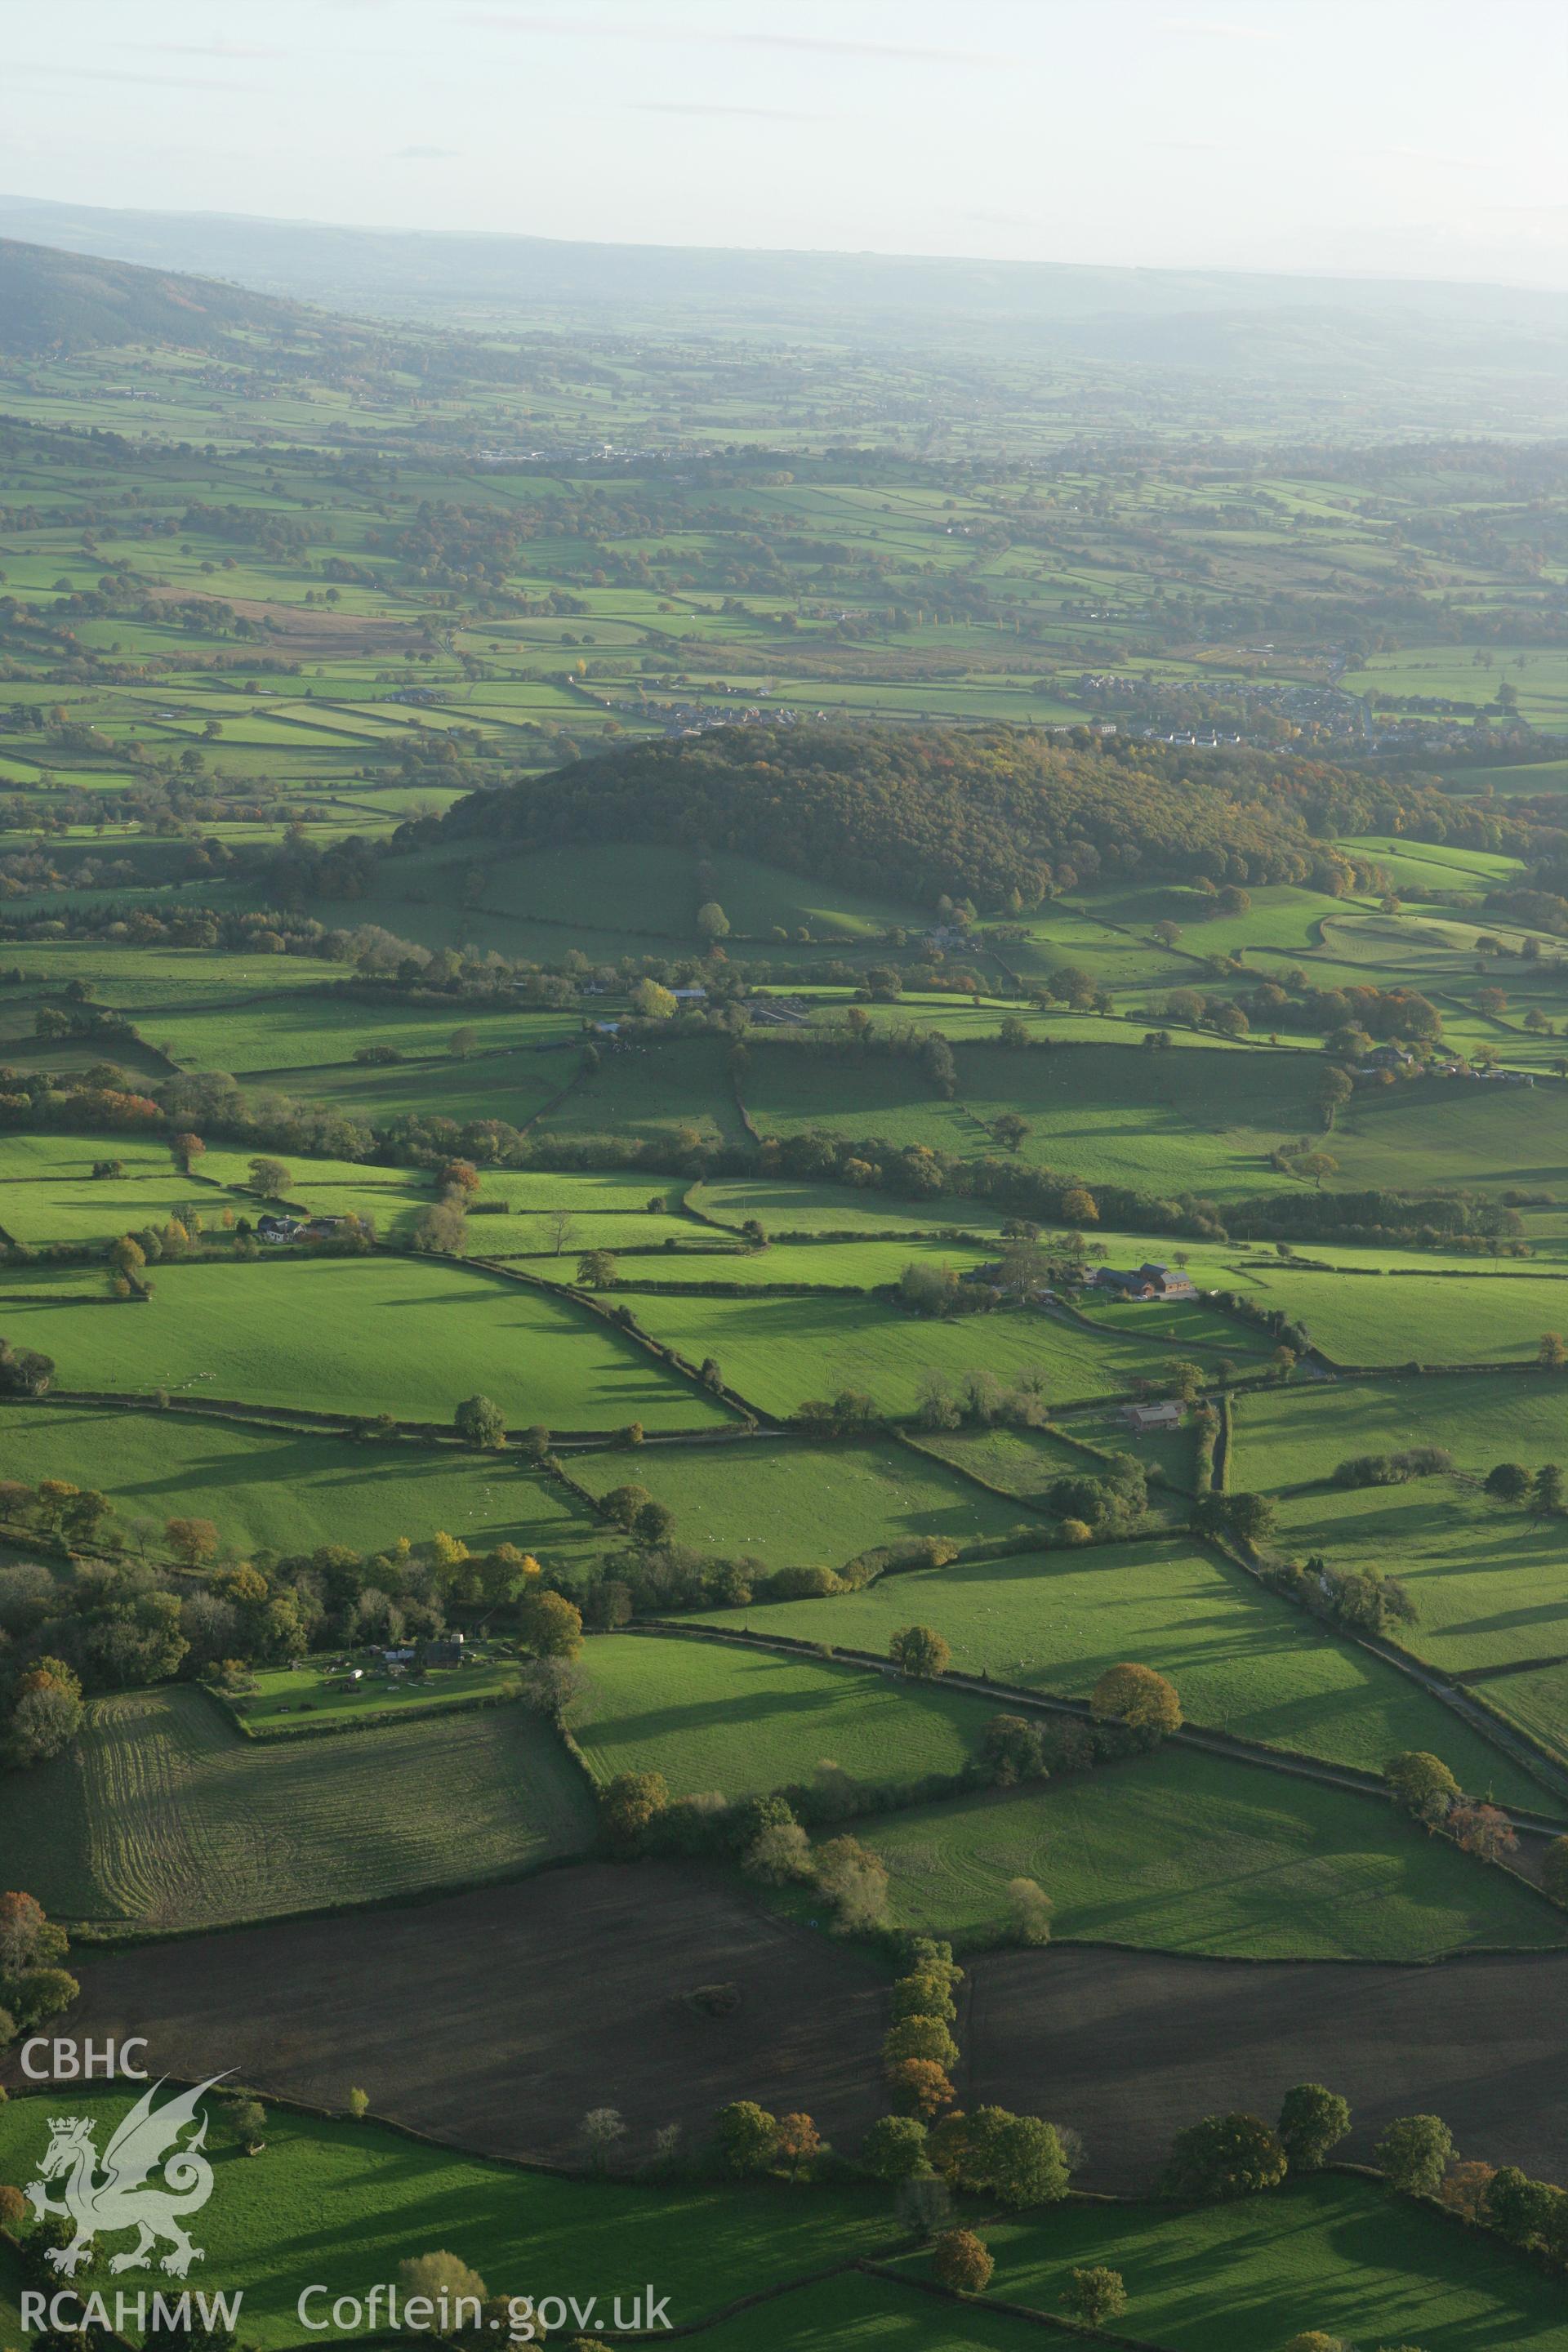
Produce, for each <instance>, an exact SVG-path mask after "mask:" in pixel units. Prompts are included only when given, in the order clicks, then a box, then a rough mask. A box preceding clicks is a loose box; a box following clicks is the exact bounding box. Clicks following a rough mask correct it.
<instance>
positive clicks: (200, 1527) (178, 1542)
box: [163, 1518, 218, 1568]
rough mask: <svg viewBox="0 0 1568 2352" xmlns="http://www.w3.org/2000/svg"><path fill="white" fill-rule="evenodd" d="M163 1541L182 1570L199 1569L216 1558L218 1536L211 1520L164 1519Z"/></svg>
mask: <svg viewBox="0 0 1568 2352" xmlns="http://www.w3.org/2000/svg"><path fill="white" fill-rule="evenodd" d="M163 1540H164V1542H165V1543H166V1544H167V1545H168V1547H169V1549H170V1550H171V1551H172V1552H173V1553H174V1558H175V1559H177V1560H178V1561H179V1563H180V1565H181V1567H182V1568H201V1567H202V1566H204V1565H205V1562H206V1561H207V1560H209V1559H216V1558H217V1548H218V1534H217V1528H216V1527H215V1525H214V1524H213V1522H212V1520H211V1519H185V1518H174V1519H165V1520H164V1522H163Z"/></svg>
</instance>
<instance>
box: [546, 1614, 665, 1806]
mask: <svg viewBox="0 0 1568 2352" xmlns="http://www.w3.org/2000/svg"><path fill="white" fill-rule="evenodd" d="M517 1632H518V1639H519V1640H520V1641H521V1643H523V1644H524V1645H525V1646H526V1647H527V1648H528V1649H530V1650H531V1651H532V1653H533V1654H534V1656H535V1657H536V1658H574V1657H575V1656H576V1655H577V1654H578V1652H579V1651H580V1650H581V1649H582V1646H583V1612H582V1611H581V1610H580V1609H579V1608H578V1607H577V1606H576V1604H575V1603H574V1601H568V1600H567V1599H566V1598H565V1596H564V1595H563V1594H562V1593H559V1592H539V1591H531V1592H525V1593H524V1594H523V1596H522V1598H521V1600H520V1601H519V1602H518V1604H517ZM648 1777H653V1776H648Z"/></svg>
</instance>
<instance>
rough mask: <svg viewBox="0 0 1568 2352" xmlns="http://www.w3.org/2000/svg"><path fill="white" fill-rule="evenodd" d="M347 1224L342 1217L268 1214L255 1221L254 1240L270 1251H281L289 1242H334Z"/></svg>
mask: <svg viewBox="0 0 1568 2352" xmlns="http://www.w3.org/2000/svg"><path fill="white" fill-rule="evenodd" d="M347 1222H348V1221H347V1219H346V1218H344V1217H290V1216H288V1215H286V1214H284V1213H282V1212H277V1213H272V1212H268V1214H267V1215H266V1216H264V1217H258V1219H257V1220H256V1238H257V1240H258V1242H264V1243H266V1244H268V1247H270V1248H272V1249H282V1248H283V1247H284V1246H285V1244H288V1243H289V1242H330V1241H335V1240H336V1238H337V1236H338V1235H339V1234H341V1233H342V1229H343V1227H344V1225H345V1224H346V1223H347Z"/></svg>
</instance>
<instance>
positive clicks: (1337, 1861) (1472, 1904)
mask: <svg viewBox="0 0 1568 2352" xmlns="http://www.w3.org/2000/svg"><path fill="white" fill-rule="evenodd" d="M862 1834H863V1835H864V1836H865V1837H867V1839H868V1842H869V1843H871V1844H872V1845H873V1846H874V1847H875V1848H876V1850H877V1852H878V1853H879V1854H880V1855H881V1857H882V1859H883V1861H884V1862H885V1863H886V1864H887V1865H888V1868H889V1872H890V1873H891V1875H892V1900H893V1910H894V1916H896V1917H897V1919H898V1920H899V1921H900V1924H902V1925H904V1926H906V1927H912V1928H915V1929H917V1930H918V1931H919V1932H921V1934H924V1935H932V1936H947V1937H953V1938H955V1939H956V1940H958V1941H959V1942H960V1943H963V1944H975V1943H981V1944H984V1943H988V1942H992V1941H1001V1942H1005V1941H1007V1940H1008V1937H1009V1935H1010V1932H1011V1927H1010V1914H1009V1909H1008V1903H1007V1885H1008V1882H1009V1881H1010V1880H1012V1879H1015V1878H1032V1879H1033V1880H1034V1881H1035V1882H1036V1884H1037V1885H1039V1886H1041V1887H1043V1888H1044V1889H1045V1891H1046V1893H1047V1895H1049V1896H1050V1898H1051V1901H1052V1903H1053V1905H1054V1906H1055V1908H1054V1910H1053V1913H1052V1917H1051V1933H1052V1935H1053V1937H1058V1938H1060V1939H1062V1940H1064V1941H1068V1942H1088V1943H1109V1944H1130V1945H1136V1946H1139V1947H1142V1948H1151V1949H1154V1950H1159V1951H1168V1952H1205V1953H1208V1954H1210V1955H1211V1956H1216V1957H1217V1956H1221V1955H1226V1956H1230V1957H1232V1958H1243V1959H1373V1960H1418V1959H1429V1958H1434V1957H1436V1955H1438V1954H1439V1953H1443V1952H1451V1951H1462V1950H1464V1949H1465V1948H1467V1947H1469V1946H1475V1947H1482V1948H1484V1947H1496V1946H1502V1945H1507V1946H1521V1947H1531V1948H1532V1947H1536V1946H1547V1945H1558V1944H1562V1943H1563V1942H1564V1941H1568V1926H1565V1924H1564V1922H1563V1918H1562V1916H1561V1914H1559V1913H1557V1912H1555V1911H1554V1910H1553V1909H1552V1906H1550V1905H1548V1904H1547V1903H1545V1902H1544V1901H1542V1900H1541V1899H1540V1898H1539V1897H1537V1896H1534V1895H1531V1894H1530V1893H1529V1892H1528V1891H1527V1890H1525V1889H1523V1888H1521V1887H1520V1886H1518V1885H1515V1884H1514V1883H1513V1882H1512V1881H1511V1880H1509V1879H1505V1878H1502V1877H1501V1876H1500V1874H1498V1873H1497V1872H1495V1871H1489V1870H1487V1869H1486V1868H1485V1867H1484V1866H1483V1865H1481V1864H1477V1863H1474V1862H1471V1861H1469V1860H1468V1858H1467V1857H1466V1856H1465V1855H1463V1854H1460V1853H1456V1852H1455V1851H1454V1850H1453V1849H1452V1848H1451V1847H1447V1846H1443V1845H1440V1844H1438V1843H1436V1841H1434V1840H1432V1839H1430V1838H1426V1837H1424V1836H1423V1835H1421V1833H1420V1832H1418V1831H1417V1830H1415V1828H1413V1827H1412V1825H1411V1824H1410V1823H1409V1822H1405V1821H1402V1820H1401V1819H1400V1817H1399V1815H1398V1814H1397V1813H1395V1812H1394V1811H1393V1810H1392V1808H1391V1807H1390V1806H1388V1805H1387V1804H1385V1803H1384V1801H1383V1800H1382V1799H1381V1798H1378V1797H1373V1796H1365V1797H1363V1796H1358V1795H1357V1794H1356V1793H1355V1792H1354V1791H1353V1790H1345V1789H1335V1788H1327V1787H1323V1786H1321V1785H1317V1784H1314V1783H1312V1782H1309V1781H1304V1780H1291V1779H1289V1778H1288V1777H1287V1776H1286V1775H1284V1774H1283V1773H1276V1772H1269V1771H1264V1770H1259V1769H1255V1768H1253V1767H1249V1766H1246V1765H1237V1764H1230V1763H1226V1762H1224V1761H1222V1760H1220V1759H1217V1758H1215V1757H1212V1756H1205V1755H1203V1754H1200V1753H1197V1752H1194V1751H1192V1750H1184V1749H1181V1748H1166V1749H1165V1750H1163V1752H1162V1753H1161V1754H1160V1755H1159V1756H1157V1757H1150V1758H1147V1759H1141V1760H1139V1761H1138V1762H1136V1763H1132V1764H1123V1765H1117V1766H1114V1767H1111V1768H1110V1769H1101V1770H1100V1771H1098V1772H1092V1773H1089V1774H1085V1775H1082V1776H1080V1777H1077V1778H1074V1779H1070V1780H1058V1781H1054V1782H1052V1783H1050V1784H1048V1785H1047V1787H1046V1788H1044V1789H1043V1790H1033V1789H1026V1790H1009V1791H1006V1792H1002V1791H987V1792H984V1793H980V1794H976V1795H974V1796H973V1797H962V1798H953V1799H951V1800H948V1801H944V1802H942V1803H939V1804H934V1805H926V1806H922V1807H921V1808H920V1809H919V1810H918V1811H912V1812H900V1813H896V1814H892V1815H889V1817H888V1818H887V1819H886V1820H884V1821H879V1822H872V1823H869V1824H868V1826H867V1828H866V1829H865V1830H864V1831H863V1832H862Z"/></svg>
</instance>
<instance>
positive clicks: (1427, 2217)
mask: <svg viewBox="0 0 1568 2352" xmlns="http://www.w3.org/2000/svg"><path fill="white" fill-rule="evenodd" d="M987 2236H988V2238H989V2242H990V2244H991V2248H992V2252H993V2253H994V2256H995V2259H996V2276H995V2279H994V2283H993V2286H992V2293H993V2294H994V2295H996V2296H999V2297H1005V2298H1006V2299H1007V2300H1008V2301H1009V2302H1018V2303H1025V2304H1029V2305H1034V2306H1036V2307H1037V2308H1038V2309H1040V2310H1044V2311H1057V2312H1059V2311H1060V2309H1061V2307H1062V2297H1063V2294H1065V2291H1066V2288H1067V2285H1068V2273H1069V2271H1070V2270H1071V2269H1072V2268H1073V2266H1074V2265H1075V2264H1080V2265H1087V2264H1090V2263H1108V2264H1109V2265H1110V2267H1111V2268H1112V2269H1114V2270H1119V2271H1121V2273H1122V2275H1123V2277H1124V2278H1125V2280H1126V2283H1127V2291H1128V2296H1129V2302H1128V2306H1127V2312H1126V2315H1125V2316H1124V2317H1123V2318H1122V2319H1121V2320H1119V2321H1118V2322H1117V2323H1116V2326H1117V2327H1118V2329H1119V2330H1121V2331H1122V2332H1125V2333H1126V2334H1129V2335H1131V2336H1133V2337H1134V2338H1135V2340H1139V2341H1142V2342H1147V2343H1150V2344H1156V2345H1159V2346H1161V2347H1168V2352H1275V2347H1278V2346H1279V2345H1282V2344H1284V2343H1286V2342H1288V2341H1289V2338H1290V2336H1293V2335H1296V2334H1298V2333H1300V2331H1301V2330H1302V2329H1304V2328H1308V2327H1317V2328H1321V2329H1322V2330H1323V2332H1324V2333H1325V2334H1331V2335H1335V2336H1337V2335H1340V2334H1342V2333H1345V2334H1348V2336H1350V2338H1351V2339H1352V2341H1354V2342H1355V2343H1357V2344H1363V2345H1376V2344H1386V2345H1389V2346H1394V2345H1405V2344H1408V2345H1416V2344H1418V2345H1420V2346H1421V2347H1423V2352H1480V2347H1483V2346H1484V2347H1488V2352H1490V2347H1493V2346H1496V2347H1502V2346H1504V2345H1508V2346H1510V2347H1511V2346H1516V2345H1517V2346H1528V2347H1530V2352H1563V2347H1564V2346H1568V2314H1565V2313H1564V2311H1563V2298H1562V2294H1561V2291H1560V2289H1559V2287H1558V2284H1557V2283H1556V2281H1555V2280H1553V2279H1550V2278H1548V2277H1546V2276H1545V2275H1543V2273H1542V2272H1541V2271H1539V2270H1538V2269H1537V2268H1536V2267H1535V2265H1534V2264H1533V2263H1531V2262H1529V2261H1528V2260H1527V2259H1526V2258H1525V2257H1523V2256H1522V2255H1519V2254H1515V2253H1513V2252H1510V2249H1509V2248H1508V2247H1506V2246H1505V2245H1503V2244H1501V2243H1500V2241H1499V2240H1497V2239H1496V2238H1493V2237H1490V2236H1488V2235H1487V2234H1485V2233H1484V2232H1481V2231H1472V2230H1467V2229H1465V2228H1464V2227H1463V2226H1462V2225H1461V2224H1459V2223H1458V2222H1457V2221H1452V2220H1450V2219H1449V2218H1448V2217H1447V2215H1445V2214H1442V2213H1438V2212H1436V2211H1434V2210H1432V2209H1431V2208H1429V2207H1426V2206H1423V2205H1420V2204H1417V2203H1415V2202H1412V2201H1410V2200H1405V2199H1399V2200H1394V2199H1392V2198H1390V2196H1389V2195H1388V2193H1387V2191H1386V2190H1384V2189H1382V2188H1380V2187H1379V2186H1377V2185H1376V2184H1375V2183H1373V2182H1372V2181H1369V2180H1356V2179H1345V2178H1342V2177H1339V2176H1334V2175H1328V2174H1324V2175H1321V2176H1320V2177H1318V2178H1317V2179H1300V2180H1294V2181H1290V2182H1288V2183H1287V2185H1286V2187H1285V2188H1284V2189H1282V2190H1280V2191H1279V2193H1278V2194H1276V2195H1272V2196H1268V2197H1253V2198H1247V2199H1243V2200H1242V2201H1241V2202H1240V2203H1238V2204H1234V2205H1215V2206H1209V2207H1206V2208H1200V2209H1197V2210H1192V2209H1187V2210H1173V2209H1172V2208H1170V2207H1168V2206H1159V2205H1142V2206H1140V2205H1123V2204H1118V2203H1112V2202H1110V2201H1106V2202H1103V2203H1100V2202H1083V2201H1078V2200H1074V2201H1073V2202H1071V2203H1068V2204H1066V2205H1057V2206H1053V2207H1052V2208H1051V2209H1050V2210H1049V2211H1048V2212H1047V2213H1043V2214H1041V2215H1039V2216H1038V2217H1037V2218H1035V2217H1029V2218H1025V2219H1020V2220H1018V2221H1004V2222H1002V2223H1000V2224H999V2225H998V2226H997V2227H996V2229H995V2230H994V2231H989V2232H987Z"/></svg>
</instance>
